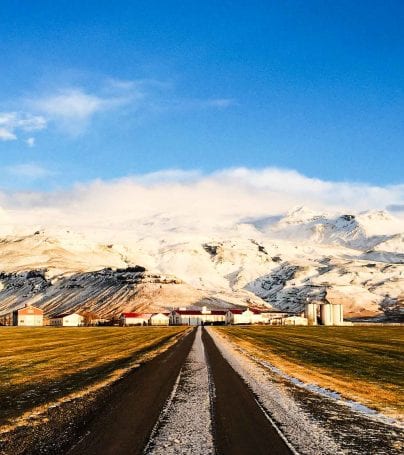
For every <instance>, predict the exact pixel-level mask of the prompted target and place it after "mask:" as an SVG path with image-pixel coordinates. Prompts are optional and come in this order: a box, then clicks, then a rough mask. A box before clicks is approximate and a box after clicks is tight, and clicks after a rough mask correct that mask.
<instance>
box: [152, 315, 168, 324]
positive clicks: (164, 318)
mask: <svg viewBox="0 0 404 455" xmlns="http://www.w3.org/2000/svg"><path fill="white" fill-rule="evenodd" d="M169 323H170V313H154V314H152V315H151V316H150V319H149V325H169Z"/></svg>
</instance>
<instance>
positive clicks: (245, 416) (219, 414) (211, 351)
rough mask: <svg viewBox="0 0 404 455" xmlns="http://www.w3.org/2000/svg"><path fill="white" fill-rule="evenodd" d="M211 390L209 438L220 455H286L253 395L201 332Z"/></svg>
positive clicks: (288, 451)
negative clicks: (211, 378) (211, 436)
mask: <svg viewBox="0 0 404 455" xmlns="http://www.w3.org/2000/svg"><path fill="white" fill-rule="evenodd" d="M202 339H203V342H204V345H205V352H206V354H207V359H208V363H209V366H210V371H211V374H212V377H213V382H214V387H215V399H214V401H213V436H214V441H215V447H216V453H217V454H220V455H261V454H262V455H289V454H291V451H290V449H289V448H288V446H287V445H286V443H285V442H284V441H283V439H282V438H281V437H280V435H279V434H278V433H277V431H276V430H275V428H274V427H273V426H272V424H271V423H270V421H269V420H268V419H267V417H266V416H265V414H264V413H263V411H262V410H261V409H260V407H259V406H258V404H257V402H256V401H255V397H254V394H253V393H252V392H251V390H250V389H249V388H248V387H247V385H246V384H245V382H244V381H243V380H242V379H241V378H240V376H239V375H238V374H237V373H236V372H235V371H234V370H233V368H232V367H231V366H230V365H229V363H228V362H227V361H226V360H225V359H224V358H223V356H222V354H221V353H220V351H219V349H218V348H217V346H216V345H215V343H214V341H213V340H212V338H211V336H210V335H209V334H208V333H207V331H206V330H204V332H203V335H202Z"/></svg>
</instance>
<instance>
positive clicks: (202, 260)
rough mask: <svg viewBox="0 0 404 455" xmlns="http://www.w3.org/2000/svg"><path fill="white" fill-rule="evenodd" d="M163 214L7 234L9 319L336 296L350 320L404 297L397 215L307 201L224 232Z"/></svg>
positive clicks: (0, 293) (4, 289)
mask: <svg viewBox="0 0 404 455" xmlns="http://www.w3.org/2000/svg"><path fill="white" fill-rule="evenodd" d="M161 217H162V219H164V222H163V223H157V222H156V220H155V219H154V220H146V219H143V220H142V222H139V223H138V224H136V223H135V222H133V223H131V224H130V225H129V226H128V225H127V224H125V225H122V226H121V229H119V226H118V225H114V227H113V229H111V227H110V226H109V228H108V229H106V228H105V226H100V227H99V228H98V229H91V230H90V229H87V230H85V229H81V232H79V230H73V229H72V228H63V227H60V226H59V227H57V228H55V227H48V228H46V229H44V228H40V229H38V227H31V228H30V227H29V226H24V227H23V228H22V227H19V228H18V229H17V228H16V227H14V228H13V231H12V232H13V233H12V234H10V233H9V235H3V236H2V237H1V239H0V273H1V275H0V287H1V290H0V315H1V314H4V313H5V312H7V311H10V310H11V309H13V308H16V307H19V306H21V305H22V304H24V303H28V302H30V303H32V304H35V305H38V306H40V307H42V308H43V309H44V310H45V312H46V314H48V315H52V314H55V313H59V312H65V311H67V310H71V309H73V310H78V309H85V310H91V311H95V312H97V313H98V314H99V315H100V316H105V317H111V316H113V315H116V314H119V313H120V312H121V311H133V310H137V311H157V310H161V309H165V308H172V307H174V306H181V307H186V306H201V305H205V304H206V305H208V306H211V307H212V306H214V307H219V306H220V307H229V306H232V305H240V306H245V305H251V304H254V305H260V306H261V305H262V306H263V305H265V306H273V307H276V308H281V309H293V310H298V309H301V308H302V307H303V304H304V302H305V301H306V299H307V298H308V297H314V296H315V297H320V298H321V297H323V296H325V294H326V293H327V297H328V298H330V299H332V300H334V301H338V302H341V303H343V305H344V312H345V316H346V317H349V316H351V317H352V316H366V317H371V316H378V315H381V314H382V311H381V307H384V308H385V307H386V305H387V306H388V305H395V304H396V303H397V299H398V298H399V296H400V295H402V294H404V254H403V253H404V249H403V234H402V233H401V232H399V231H398V230H397V228H398V227H399V226H400V223H399V220H397V219H395V218H394V217H392V216H391V215H390V214H388V213H387V212H366V213H359V214H356V215H355V214H327V213H316V212H312V211H310V210H308V209H305V208H298V209H295V210H293V211H291V212H289V213H288V214H286V215H285V216H283V217H268V218H267V219H261V220H240V222H238V223H235V224H233V225H231V226H228V227H227V228H225V227H223V226H222V227H221V228H220V229H218V230H217V232H216V234H215V233H214V232H213V233H212V229H208V231H209V234H204V233H203V232H202V228H200V229H197V228H196V227H195V225H193V226H192V229H189V227H188V226H186V225H184V226H181V225H179V226H178V228H175V227H174V226H175V224H180V220H178V219H174V220H173V219H171V218H170V217H169V216H168V215H167V216H163V215H162V216H161ZM3 218H4V219H5V220H7V222H8V217H7V214H4V215H3ZM0 224H1V221H0ZM0 228H1V226H0ZM30 229H31V232H30ZM34 229H35V230H34ZM0 232H1V229H0ZM146 232H147V235H145V234H146ZM226 234H227V236H226ZM117 240H119V241H120V242H117Z"/></svg>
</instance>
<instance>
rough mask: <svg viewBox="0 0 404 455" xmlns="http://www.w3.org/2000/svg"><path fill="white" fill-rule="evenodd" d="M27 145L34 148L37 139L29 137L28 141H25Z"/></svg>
mask: <svg viewBox="0 0 404 455" xmlns="http://www.w3.org/2000/svg"><path fill="white" fill-rule="evenodd" d="M25 143H26V144H27V145H28V147H34V145H35V138H34V137H29V138H28V139H26V140H25Z"/></svg>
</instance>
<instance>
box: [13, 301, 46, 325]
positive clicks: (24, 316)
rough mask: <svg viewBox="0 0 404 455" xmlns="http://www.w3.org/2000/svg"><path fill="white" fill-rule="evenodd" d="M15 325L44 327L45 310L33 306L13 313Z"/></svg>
mask: <svg viewBox="0 0 404 455" xmlns="http://www.w3.org/2000/svg"><path fill="white" fill-rule="evenodd" d="M13 325H18V326H21V327H40V326H43V310H41V309H40V308H37V307H34V306H32V305H25V306H24V307H23V308H20V309H18V310H15V311H13Z"/></svg>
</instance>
